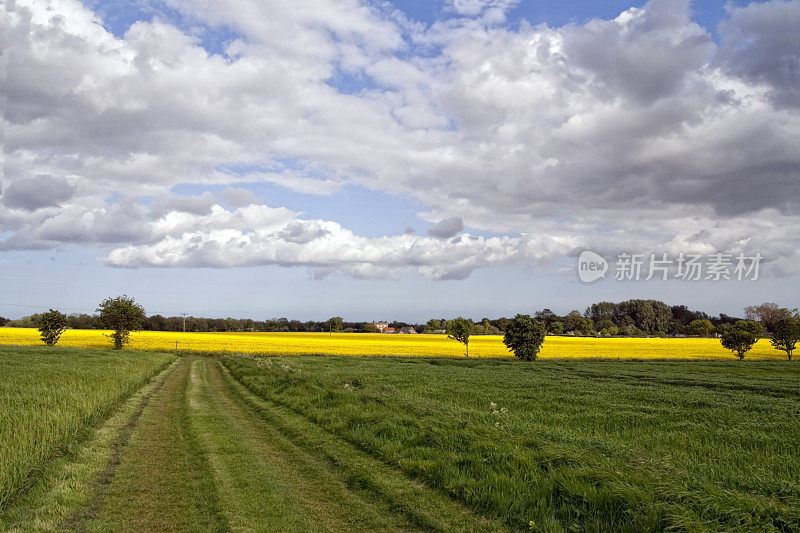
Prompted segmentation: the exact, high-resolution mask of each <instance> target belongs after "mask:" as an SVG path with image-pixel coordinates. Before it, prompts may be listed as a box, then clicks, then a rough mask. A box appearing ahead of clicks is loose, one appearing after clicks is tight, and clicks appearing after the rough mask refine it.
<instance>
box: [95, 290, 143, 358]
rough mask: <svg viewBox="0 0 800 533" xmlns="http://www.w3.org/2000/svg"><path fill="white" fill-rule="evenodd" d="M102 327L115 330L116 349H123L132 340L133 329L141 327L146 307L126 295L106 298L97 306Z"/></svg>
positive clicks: (113, 333) (113, 334)
mask: <svg viewBox="0 0 800 533" xmlns="http://www.w3.org/2000/svg"><path fill="white" fill-rule="evenodd" d="M97 312H98V313H99V316H98V317H97V319H98V322H99V323H100V326H101V327H104V328H107V329H110V330H113V332H112V333H111V335H109V337H111V338H112V339H113V340H114V349H115V350H121V349H122V347H123V346H125V345H126V344H128V342H129V341H130V335H131V331H137V330H139V329H140V328H141V325H142V321H143V320H144V318H145V314H144V309H143V308H142V306H141V305H139V304H137V303H136V302H135V301H134V299H133V298H129V297H128V296H126V295H124V294H123V295H122V296H117V297H116V298H106V299H105V300H103V302H102V303H101V304H100V307H98V308H97Z"/></svg>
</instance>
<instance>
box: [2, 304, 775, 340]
mask: <svg viewBox="0 0 800 533" xmlns="http://www.w3.org/2000/svg"><path fill="white" fill-rule="evenodd" d="M744 315H745V316H744V317H734V316H729V315H726V314H720V315H718V316H710V315H708V314H706V313H704V312H702V311H693V310H690V309H689V308H688V307H687V306H685V305H675V306H669V305H667V304H665V303H664V302H661V301H658V300H626V301H623V302H618V303H615V302H597V303H594V304H592V305H590V306H588V307H587V308H586V309H585V310H584V312H583V313H581V312H580V311H578V310H573V311H570V312H569V313H567V314H566V315H558V314H556V313H554V312H553V311H551V310H550V309H542V310H540V311H536V312H535V313H533V314H532V315H531V316H532V318H534V319H536V320H538V321H540V322H542V323H543V324H544V326H545V330H546V332H547V333H548V334H551V335H575V336H591V337H595V336H600V337H617V336H619V337H647V336H666V335H671V336H675V335H690V336H709V335H712V334H721V331H722V329H723V327H724V326H726V325H733V324H735V323H736V322H737V321H739V320H753V321H756V322H759V323H761V324H762V325H763V326H764V328H765V332H766V333H772V330H773V328H774V325H775V324H776V323H777V321H778V320H780V319H781V318H785V317H786V316H790V315H791V311H790V310H789V309H786V308H782V307H780V306H778V305H777V304H774V303H769V302H767V303H764V304H761V305H755V306H749V307H746V308H745V309H744ZM39 318H40V314H33V315H29V316H26V317H23V318H21V319H18V320H8V319H5V318H2V317H0V326H7V327H27V328H35V327H37V323H38V321H39ZM335 318H339V317H335ZM66 320H67V327H68V328H69V329H105V328H104V326H103V322H102V320H101V318H100V316H99V315H98V314H95V315H89V314H86V313H75V314H70V315H66ZM467 320H469V319H467ZM512 320H513V319H511V318H505V317H500V318H495V319H490V318H483V319H481V320H480V321H473V320H471V322H472V335H502V334H504V333H505V331H506V329H507V328H508V326H509V324H510V323H511V322H512ZM446 323H447V319H446V318H432V319H430V320H428V321H427V323H425V324H415V323H408V322H401V321H392V322H389V323H388V325H389V327H391V328H394V330H395V331H397V330H399V329H401V328H404V327H409V326H410V327H413V328H414V329H415V330H416V331H418V332H425V333H444V332H445V330H446ZM184 328H185V331H188V332H247V331H251V332H287V333H288V332H292V333H297V332H327V331H330V329H331V323H330V319H329V320H325V321H314V320H308V321H300V320H290V319H288V318H270V319H266V320H253V319H249V318H230V317H229V318H204V317H194V316H187V317H185V318H184V317H183V316H169V317H165V316H162V315H159V314H156V315H150V316H145V317H144V318H143V319H142V322H141V329H143V330H146V331H184ZM335 330H336V331H343V332H347V333H362V332H365V333H372V332H376V331H377V329H376V327H375V325H374V324H373V323H372V322H365V321H362V322H348V321H344V320H342V319H340V321H339V322H338V323H337V328H336V329H335Z"/></svg>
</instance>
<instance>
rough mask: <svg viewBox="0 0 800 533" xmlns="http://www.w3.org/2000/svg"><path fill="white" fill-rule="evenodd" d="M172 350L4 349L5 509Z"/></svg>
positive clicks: (0, 354)
mask: <svg viewBox="0 0 800 533" xmlns="http://www.w3.org/2000/svg"><path fill="white" fill-rule="evenodd" d="M173 359H174V358H173V357H172V356H170V355H166V354H157V353H135V352H126V353H119V352H106V351H97V350H75V349H62V348H58V349H33V348H25V347H17V348H8V347H6V348H3V349H2V350H0V509H2V508H3V507H4V506H5V505H6V504H7V503H8V502H9V501H11V500H13V498H14V497H15V495H16V494H18V493H21V492H23V491H25V490H27V489H28V488H29V487H30V485H31V483H33V482H34V481H35V480H36V477H37V475H38V473H39V471H40V470H41V469H42V468H43V467H44V466H45V465H46V464H47V463H48V462H49V461H50V460H51V459H52V458H53V456H54V455H59V454H60V455H63V454H64V453H67V452H69V451H70V450H71V448H72V447H73V446H74V445H75V443H76V442H77V441H79V440H80V438H81V436H82V434H83V430H84V428H86V427H87V426H90V425H92V424H93V423H94V422H96V421H98V420H100V419H101V418H102V417H103V416H105V415H106V414H108V413H109V412H110V411H111V410H112V409H113V408H114V407H115V406H116V405H117V404H118V403H119V402H120V401H121V400H122V399H124V398H126V397H127V396H129V395H130V394H132V393H133V392H134V391H136V390H137V389H138V388H139V387H140V386H141V384H142V383H143V382H144V381H146V380H147V379H148V378H149V377H150V376H152V375H154V374H155V372H157V371H158V370H159V368H161V367H163V366H164V365H166V364H167V363H168V362H169V361H171V360H173Z"/></svg>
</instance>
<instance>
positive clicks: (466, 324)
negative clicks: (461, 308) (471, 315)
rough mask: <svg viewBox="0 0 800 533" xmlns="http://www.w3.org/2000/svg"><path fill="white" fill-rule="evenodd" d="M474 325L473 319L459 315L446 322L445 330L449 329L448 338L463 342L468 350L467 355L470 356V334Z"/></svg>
mask: <svg viewBox="0 0 800 533" xmlns="http://www.w3.org/2000/svg"><path fill="white" fill-rule="evenodd" d="M473 328H474V325H473V323H472V320H469V319H466V318H463V317H458V318H454V319H453V320H448V321H447V323H446V324H445V330H447V338H448V339H453V340H456V341H458V342H460V343H461V344H463V345H464V347H465V348H466V350H467V357H469V336H470V335H472V329H473Z"/></svg>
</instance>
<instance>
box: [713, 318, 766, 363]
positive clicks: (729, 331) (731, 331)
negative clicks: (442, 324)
mask: <svg viewBox="0 0 800 533" xmlns="http://www.w3.org/2000/svg"><path fill="white" fill-rule="evenodd" d="M763 333H764V328H763V327H762V326H761V324H759V323H758V322H755V321H753V320H739V321H738V322H736V323H735V324H734V325H733V326H724V327H723V328H722V337H721V338H720V342H721V343H722V346H723V348H727V349H728V350H730V351H732V352H734V353H735V354H736V357H738V358H739V359H744V356H745V354H746V353H747V352H749V351H750V349H751V348H752V347H753V345H754V344H755V343H756V342H757V341H758V339H759V337H761V335H762V334H763Z"/></svg>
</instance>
